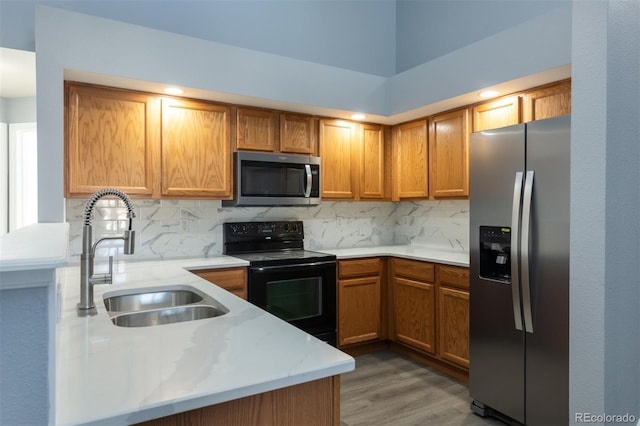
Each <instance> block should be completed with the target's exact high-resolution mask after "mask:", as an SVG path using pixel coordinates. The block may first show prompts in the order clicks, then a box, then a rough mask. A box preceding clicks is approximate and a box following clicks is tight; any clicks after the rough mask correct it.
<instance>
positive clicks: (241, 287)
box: [191, 267, 247, 299]
mask: <svg viewBox="0 0 640 426" xmlns="http://www.w3.org/2000/svg"><path fill="white" fill-rule="evenodd" d="M191 272H193V273H194V274H196V275H198V276H199V277H201V278H204V279H205V280H207V281H209V282H212V283H214V284H216V285H218V286H220V287H222V288H224V289H225V290H227V291H229V292H231V293H233V294H235V295H236V296H238V297H241V298H243V299H246V298H247V268H242V267H241V268H218V269H200V270H193V271H191Z"/></svg>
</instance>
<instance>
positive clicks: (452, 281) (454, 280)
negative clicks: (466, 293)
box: [437, 265, 469, 290]
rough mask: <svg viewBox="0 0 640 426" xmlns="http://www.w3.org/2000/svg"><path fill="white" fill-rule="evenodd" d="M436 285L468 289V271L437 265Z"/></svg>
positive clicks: (466, 269)
mask: <svg viewBox="0 0 640 426" xmlns="http://www.w3.org/2000/svg"><path fill="white" fill-rule="evenodd" d="M437 274H438V284H440V285H444V286H448V287H457V288H461V289H465V290H468V289H469V269H468V268H461V267H456V266H446V265H438V270H437Z"/></svg>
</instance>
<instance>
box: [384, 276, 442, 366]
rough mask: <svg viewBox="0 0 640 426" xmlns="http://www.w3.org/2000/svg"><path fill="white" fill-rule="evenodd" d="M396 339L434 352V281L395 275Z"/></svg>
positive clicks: (431, 352) (394, 309)
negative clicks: (431, 282)
mask: <svg viewBox="0 0 640 426" xmlns="http://www.w3.org/2000/svg"><path fill="white" fill-rule="evenodd" d="M393 298H394V305H393V312H394V327H393V329H394V337H395V340H397V341H398V342H401V343H405V344H407V345H409V346H412V347H414V348H416V349H420V350H423V351H425V352H428V353H430V354H435V350H436V342H435V326H436V325H435V320H436V315H435V285H434V284H428V283H424V282H419V281H413V280H409V279H405V278H401V277H398V276H396V277H394V279H393Z"/></svg>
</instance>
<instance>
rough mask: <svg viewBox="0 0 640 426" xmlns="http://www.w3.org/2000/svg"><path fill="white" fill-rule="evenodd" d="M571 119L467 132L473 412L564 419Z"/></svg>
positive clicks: (538, 421)
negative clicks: (469, 140) (469, 136)
mask: <svg viewBox="0 0 640 426" xmlns="http://www.w3.org/2000/svg"><path fill="white" fill-rule="evenodd" d="M569 131H570V116H563V117H557V118H551V119H546V120H540V121H534V122H531V123H527V124H519V125H515V126H509V127H504V128H500V129H496V130H489V131H483V132H477V133H473V134H472V136H471V148H470V149H471V154H470V158H471V162H470V235H469V243H470V324H469V328H470V348H469V352H470V354H469V355H470V371H469V391H470V394H471V398H472V400H473V401H472V403H471V408H472V410H473V411H474V412H476V413H477V414H480V415H495V416H498V417H503V416H506V417H508V418H509V419H512V420H516V421H517V422H519V423H523V424H528V425H545V426H547V425H561V424H567V423H568V422H569V166H570V158H569V151H570V137H569Z"/></svg>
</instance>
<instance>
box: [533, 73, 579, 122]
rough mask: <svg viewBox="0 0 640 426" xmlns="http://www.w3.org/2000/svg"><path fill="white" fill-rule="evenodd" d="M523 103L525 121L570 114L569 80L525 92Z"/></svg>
mask: <svg viewBox="0 0 640 426" xmlns="http://www.w3.org/2000/svg"><path fill="white" fill-rule="evenodd" d="M523 104H524V105H523V110H524V121H525V122H529V121H534V120H543V119H545V118H551V117H558V116H561V115H566V114H571V80H565V81H562V82H559V83H554V84H551V85H548V86H544V87H539V88H537V89H534V90H531V91H529V92H525V94H524V99H523Z"/></svg>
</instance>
